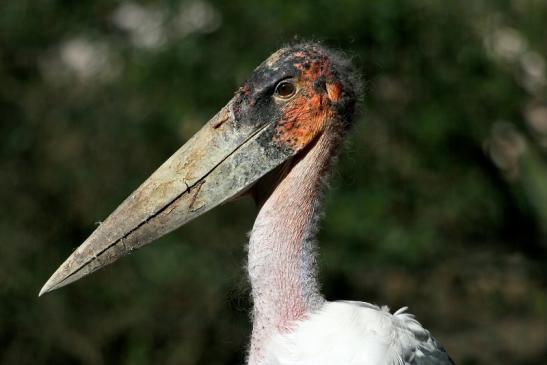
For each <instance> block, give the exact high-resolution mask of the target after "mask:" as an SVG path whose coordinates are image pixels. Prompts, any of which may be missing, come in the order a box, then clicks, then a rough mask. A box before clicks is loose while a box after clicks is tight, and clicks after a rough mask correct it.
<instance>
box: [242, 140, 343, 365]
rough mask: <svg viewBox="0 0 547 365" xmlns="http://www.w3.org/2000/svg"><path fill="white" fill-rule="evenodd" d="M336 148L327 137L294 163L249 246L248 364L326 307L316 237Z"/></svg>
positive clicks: (265, 204) (255, 363) (263, 211)
mask: <svg viewBox="0 0 547 365" xmlns="http://www.w3.org/2000/svg"><path fill="white" fill-rule="evenodd" d="M335 145H336V143H335V142H334V141H332V139H330V138H329V137H328V135H327V134H326V133H324V134H323V135H321V136H320V137H319V139H318V140H317V142H316V143H315V144H314V146H313V147H312V148H310V149H309V151H308V152H307V153H306V154H305V155H304V156H303V157H302V158H301V159H299V160H298V161H296V162H295V163H294V165H293V166H292V168H291V169H290V171H289V172H288V173H287V174H286V175H285V176H284V178H283V179H282V180H281V181H280V182H279V183H278V184H277V186H275V187H274V189H273V191H272V192H271V194H270V195H269V196H268V197H267V198H266V200H265V201H264V202H263V205H262V206H261V208H260V211H259V213H258V215H257V218H256V220H255V223H254V226H253V229H252V232H251V237H250V241H249V252H248V273H249V278H250V282H251V287H252V298H253V303H254V308H253V333H252V339H251V348H250V353H249V364H250V365H258V364H260V362H261V360H262V358H263V356H264V345H265V344H266V343H267V341H268V339H269V338H271V336H272V335H274V334H276V333H278V332H286V331H290V329H291V323H292V322H293V321H296V320H302V319H304V318H306V316H307V314H308V313H310V312H313V311H315V310H318V309H319V308H321V306H322V305H323V303H324V302H325V300H324V298H323V297H322V295H321V294H320V290H319V282H318V278H317V276H318V250H317V244H316V239H315V236H316V233H317V230H318V223H319V222H318V221H319V213H320V203H321V195H322V185H323V182H322V180H323V178H324V175H325V171H326V170H327V168H328V165H329V163H330V160H331V157H332V156H331V155H332V152H333V151H332V150H333V149H334V148H335Z"/></svg>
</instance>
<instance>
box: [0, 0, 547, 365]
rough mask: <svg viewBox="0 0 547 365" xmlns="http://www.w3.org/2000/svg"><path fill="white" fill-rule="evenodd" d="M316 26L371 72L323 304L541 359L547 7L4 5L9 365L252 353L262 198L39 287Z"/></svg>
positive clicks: (3, 215) (546, 228)
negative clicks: (253, 248)
mask: <svg viewBox="0 0 547 365" xmlns="http://www.w3.org/2000/svg"><path fill="white" fill-rule="evenodd" d="M301 39H312V40H321V41H323V42H325V43H326V44H328V45H330V46H333V47H335V48H339V49H343V50H346V51H347V52H349V53H350V54H351V55H352V56H353V59H354V62H355V64H356V65H358V67H359V68H360V69H361V70H362V74H363V75H364V79H365V81H366V95H365V98H364V100H363V112H362V114H361V117H360V118H359V120H357V121H356V123H355V128H354V130H353V134H352V135H351V137H350V140H349V142H348V144H347V147H346V148H345V151H344V153H343V155H342V156H341V158H340V160H339V163H338V166H337V168H336V171H335V173H334V174H333V177H332V182H331V188H330V190H329V192H328V194H327V197H326V204H325V208H326V218H325V219H324V221H323V223H322V230H321V233H320V240H321V246H322V256H321V265H322V282H323V283H324V292H325V293H326V296H327V297H328V298H329V299H354V300H366V301H369V302H374V303H378V304H389V305H390V306H391V307H392V309H396V308H398V307H400V306H403V305H408V306H409V307H410V311H411V312H413V313H416V314H417V316H418V318H419V319H420V321H421V322H422V323H423V324H424V325H425V326H426V327H427V328H429V329H430V330H432V332H433V333H434V334H435V336H436V337H437V338H438V339H439V340H440V341H441V342H442V343H443V344H444V345H445V346H446V348H447V349H448V350H449V352H450V353H451V356H452V357H453V358H454V359H455V360H456V362H457V363H459V364H495V363H498V364H521V365H524V364H530V365H531V364H546V363H547V360H546V359H547V293H546V287H547V279H546V278H547V266H546V264H547V76H546V57H547V2H545V1H544V0H473V1H432V0H415V1H396V0H382V1H373V0H367V1H365V0H344V1H325V0H316V1H312V0H309V1H286V2H281V1H273V0H267V1H260V2H259V1H251V0H231V1H212V0H177V1H173V0H169V1H168V0H166V1H134V2H131V1H106V0H92V1H91V0H85V1H84V0H80V1H54V0H17V1H15V0H14V1H11V0H6V1H2V2H1V3H0V181H1V188H0V201H1V202H2V209H1V210H0V363H1V364H9V365H12V364H21V365H24V364H87V365H100V364H137V365H138V364H242V363H243V361H244V357H245V351H246V344H247V342H248V339H249V333H250V323H249V315H248V314H249V310H250V306H251V304H250V301H249V285H248V284H247V281H246V278H245V271H244V262H245V244H246V240H247V237H246V232H247V231H248V230H249V229H250V227H251V225H252V221H253V217H254V213H255V208H254V206H253V203H252V202H251V201H247V200H243V201H240V202H236V203H234V204H230V205H228V206H224V207H221V208H219V209H216V210H215V211H213V212H211V213H208V214H206V215H205V216H203V217H201V218H200V219H198V220H197V221H195V222H192V223H191V224H189V225H187V226H185V227H183V228H181V229H179V230H177V231H176V232H174V233H172V234H170V235H168V236H167V237H164V238H162V239H161V240H160V241H159V242H157V243H155V244H153V245H150V246H147V247H146V248H143V249H142V250H140V251H138V252H136V253H135V254H133V255H132V256H130V257H127V258H124V259H123V260H121V261H119V262H117V263H116V264H115V265H113V266H111V267H108V268H106V269H104V270H102V271H101V272H99V273H96V274H95V275H93V276H91V277H89V278H87V279H85V280H83V281H80V282H78V283H76V284H74V285H71V286H69V287H67V288H64V289H62V290H59V291H57V292H54V293H52V294H50V295H46V296H45V297H42V298H40V299H38V298H37V296H36V295H37V293H38V290H39V289H40V287H41V286H42V284H43V283H44V282H45V280H46V279H47V278H48V277H49V275H50V274H51V273H52V272H53V270H54V269H56V268H57V266H58V265H59V264H60V263H61V262H62V261H63V260H64V259H65V258H66V257H67V256H68V255H69V254H70V253H71V252H72V250H73V249H75V248H76V247H77V246H78V245H79V244H80V243H81V242H82V241H83V240H84V239H85V238H86V237H87V235H88V234H89V233H90V232H91V231H92V230H93V229H94V228H95V226H96V224H97V222H99V221H100V220H101V219H104V218H105V217H106V216H107V215H108V213H110V211H112V210H113V208H115V207H116V206H117V204H118V203H120V202H121V201H122V200H123V198H125V197H126V196H127V195H128V194H129V193H130V192H131V191H132V190H133V189H134V188H135V187H137V186H138V185H139V183H140V182H141V181H143V180H144V178H146V177H147V176H148V175H149V174H150V173H151V172H152V171H153V170H154V169H155V168H156V167H157V166H158V165H159V164H160V163H161V162H163V161H164V160H165V159H166V158H167V157H168V156H170V154H171V153H172V152H174V151H175V150H176V149H177V148H178V147H179V146H180V145H181V144H182V143H183V142H184V141H185V140H187V139H188V138H189V137H190V136H191V135H192V134H193V133H194V132H195V131H196V130H197V129H198V128H199V127H200V125H201V124H202V123H204V122H205V121H206V120H208V119H209V117H211V116H212V115H213V114H214V112H215V111H217V110H218V109H219V108H220V107H221V106H222V105H224V104H225V103H226V101H228V100H229V99H230V97H231V96H232V94H233V92H234V90H236V88H237V87H238V85H239V84H240V83H241V82H242V81H244V80H245V78H246V77H247V76H248V75H249V74H250V72H251V71H252V70H253V69H254V67H255V66H256V65H258V63H260V62H261V61H262V60H263V59H265V58H266V57H267V56H268V55H269V54H270V53H271V52H273V51H274V50H275V49H277V48H278V47H279V46H281V45H283V44H285V43H287V42H292V41H295V40H296V41H297V40H301Z"/></svg>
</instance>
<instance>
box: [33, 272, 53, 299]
mask: <svg viewBox="0 0 547 365" xmlns="http://www.w3.org/2000/svg"><path fill="white" fill-rule="evenodd" d="M52 279H53V276H52V277H51V278H49V280H48V281H46V283H45V284H44V286H43V287H42V289H40V292H39V293H38V297H41V296H42V295H44V294H45V293H49V292H50V291H52V290H55V289H57V288H56V283H54V282H53V280H52Z"/></svg>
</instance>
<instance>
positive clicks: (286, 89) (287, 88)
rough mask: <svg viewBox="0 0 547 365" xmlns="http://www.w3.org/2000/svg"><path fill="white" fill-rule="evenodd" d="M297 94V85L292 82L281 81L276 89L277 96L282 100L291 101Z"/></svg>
mask: <svg viewBox="0 0 547 365" xmlns="http://www.w3.org/2000/svg"><path fill="white" fill-rule="evenodd" d="M295 93H296V85H295V84H294V82H291V81H281V82H280V83H279V84H277V86H276V87H275V96H277V97H279V98H281V99H289V98H290V97H292V96H293V95H294V94H295Z"/></svg>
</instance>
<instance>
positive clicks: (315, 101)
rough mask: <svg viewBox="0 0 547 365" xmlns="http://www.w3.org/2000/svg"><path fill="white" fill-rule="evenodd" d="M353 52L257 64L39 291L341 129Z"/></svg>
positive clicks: (307, 50) (301, 50) (117, 253)
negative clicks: (202, 123)
mask: <svg viewBox="0 0 547 365" xmlns="http://www.w3.org/2000/svg"><path fill="white" fill-rule="evenodd" d="M355 75H356V74H355V72H354V71H353V68H352V67H351V64H350V62H349V60H347V59H346V58H344V57H343V56H342V55H340V54H339V53H338V52H334V51H331V50H329V49H327V48H325V47H323V46H321V45H319V44H316V43H304V44H298V45H295V46H291V47H286V48H282V49H280V50H278V51H277V52H275V53H274V54H272V55H271V56H270V57H269V58H268V59H267V60H266V61H264V62H263V63H262V64H261V65H260V66H258V67H257V68H256V69H255V70H254V71H253V73H252V75H251V77H250V78H249V79H248V80H247V81H246V82H245V83H244V84H243V85H242V86H241V87H240V88H239V90H238V91H237V93H236V94H235V96H234V98H233V99H232V100H230V101H229V102H228V104H227V105H226V106H225V107H223V108H222V109H221V110H220V111H219V112H218V113H217V115H215V116H214V117H213V118H212V119H211V120H210V121H209V122H208V123H206V124H205V126H204V127H203V128H202V129H201V130H200V131H199V132H197V133H196V134H195V135H194V136H193V137H192V138H191V139H190V140H188V141H187V142H186V144H184V145H183V146H182V147H181V148H180V149H179V150H178V151H177V152H175V153H174V154H173V155H172V156H171V157H170V158H169V159H168V160H167V161H166V162H165V163H163V165H161V166H160V167H159V168H158V169H157V170H156V171H155V172H154V173H153V174H152V175H151V176H150V177H149V178H148V179H147V180H146V181H145V182H144V183H143V184H142V185H141V186H140V187H139V188H137V190H135V191H134V192H133V193H132V194H131V195H130V196H129V197H128V198H127V199H126V200H125V201H124V202H123V203H122V204H120V206H119V207H118V208H116V210H115V211H114V212H113V213H111V214H110V216H109V217H108V218H107V219H106V220H105V221H104V222H103V223H102V224H101V225H100V226H99V227H97V229H96V230H95V231H94V232H93V233H92V234H91V235H90V236H89V237H88V238H87V240H86V241H85V242H84V243H83V244H82V245H81V246H80V247H79V248H78V249H76V251H74V252H73V253H72V255H71V256H70V257H69V258H68V259H67V260H66V261H65V262H64V263H63V264H62V265H61V266H60V267H59V268H58V269H57V271H55V273H53V275H52V276H51V278H50V279H49V280H48V281H47V282H46V284H45V285H44V287H43V288H42V290H41V291H40V295H42V294H43V293H45V292H48V291H51V290H54V289H57V288H59V287H62V286H64V285H67V284H69V283H71V282H73V281H76V280H78V279H80V278H82V277H83V276H86V275H88V274H90V273H92V272H93V271H95V270H97V269H99V268H101V267H103V266H105V265H107V264H109V263H112V262H114V261H115V260H117V259H118V258H120V257H121V256H123V255H125V254H128V253H130V252H131V251H133V250H134V249H137V248H139V247H141V246H143V245H145V244H147V243H149V242H151V241H153V240H155V239H157V238H159V237H160V236H162V235H164V234H166V233H167V232H170V231H172V230H174V229H176V228H178V227H179V226H181V225H182V224H184V223H187V222H188V221H190V220H192V219H194V218H196V217H197V216H199V215H201V214H203V213H205V212H206V211H208V210H210V209H212V208H214V207H215V206H217V205H219V204H222V203H224V202H226V201H227V200H230V199H232V198H233V197H236V196H239V195H242V194H243V193H244V192H246V191H249V190H250V189H252V187H253V186H254V185H255V184H256V183H257V182H258V181H259V180H261V178H263V177H264V175H266V174H267V173H268V172H270V171H272V170H273V169H275V168H276V167H278V166H281V165H282V164H284V163H287V161H290V160H291V158H292V157H294V156H297V155H298V154H301V153H306V152H305V151H306V147H307V146H310V145H311V144H312V143H313V142H314V141H315V140H316V139H317V138H318V137H319V136H320V135H321V134H323V133H336V134H338V135H342V134H343V132H344V131H345V130H347V129H348V127H349V126H350V125H351V123H352V119H353V114H354V109H355V103H356V99H357V96H358V95H359V82H358V77H356V76H355Z"/></svg>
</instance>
